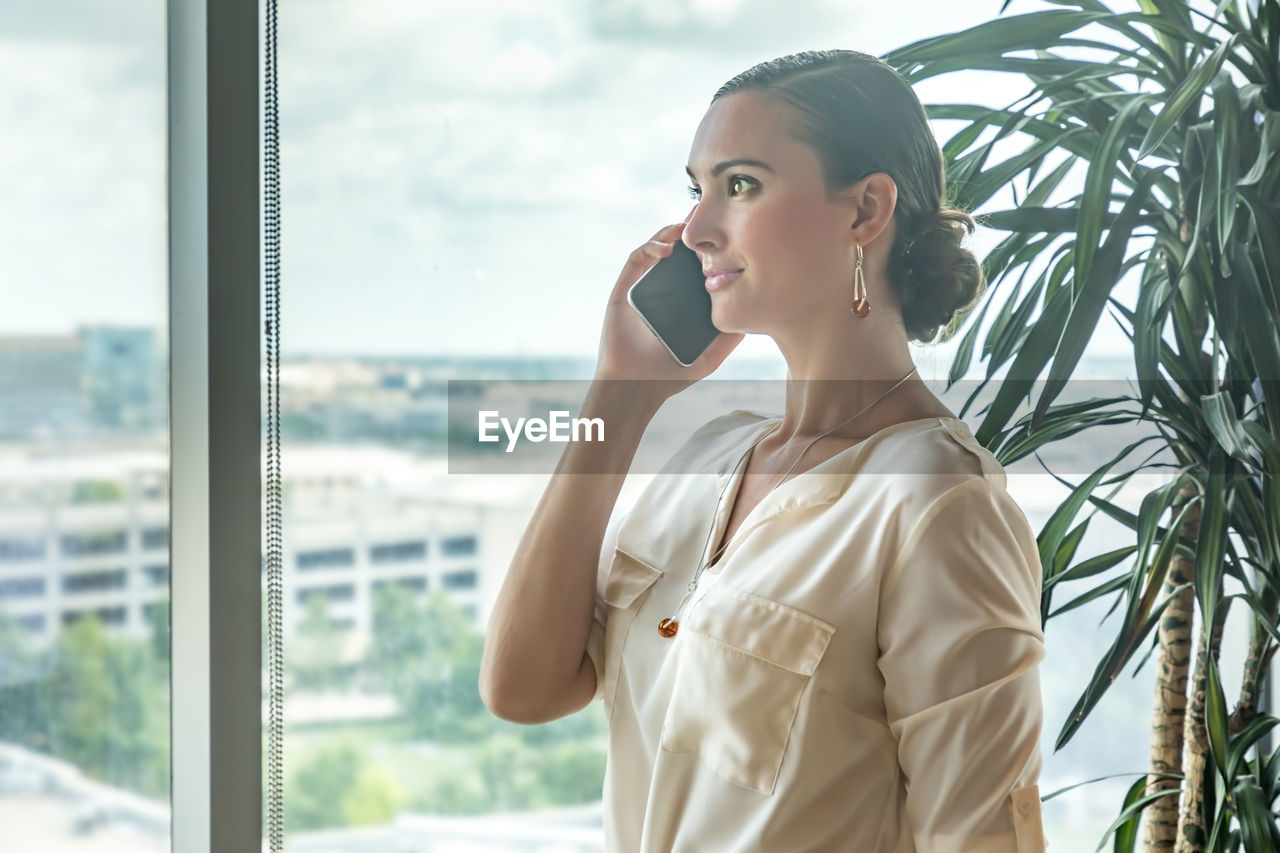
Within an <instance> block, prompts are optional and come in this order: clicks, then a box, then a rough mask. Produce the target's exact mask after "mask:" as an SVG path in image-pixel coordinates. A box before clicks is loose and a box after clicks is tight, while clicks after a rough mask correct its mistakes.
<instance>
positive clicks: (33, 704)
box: [0, 0, 170, 853]
mask: <svg viewBox="0 0 1280 853" xmlns="http://www.w3.org/2000/svg"><path fill="white" fill-rule="evenodd" d="M120 11H121V10H120V9H119V8H117V7H115V6H112V5H108V6H102V5H99V4H92V3H75V4H72V6H71V7H68V5H67V4H65V3H55V4H49V3H39V2H34V0H18V2H6V3H4V4H0V126H3V127H4V128H5V130H4V133H3V134H0V186H2V187H4V190H3V192H0V234H3V235H4V236H3V237H2V238H0V247H2V248H0V305H3V306H4V308H3V309H0V827H3V830H2V832H3V841H0V846H2V847H4V849H6V850H15V851H18V850H21V851H27V850H39V851H50V853H55V851H57V852H58V853H60V851H86V853H90V852H91V853H117V851H118V852H119V853H125V852H126V851H128V853H152V851H166V850H168V849H169V794H170V774H169V503H168V499H169V483H168V478H169V457H168V454H169V436H168V424H167V421H168V408H167V407H168V400H167V379H166V374H167V363H168V344H167V341H166V327H165V323H166V319H165V318H166V315H167V311H168V305H167V298H166V289H165V268H166V253H165V245H166V234H165V227H166V224H165V223H166V217H165V166H164V164H165V42H164V38H165V33H164V3H162V2H152V3H141V4H131V5H130V6H129V9H128V14H120Z"/></svg>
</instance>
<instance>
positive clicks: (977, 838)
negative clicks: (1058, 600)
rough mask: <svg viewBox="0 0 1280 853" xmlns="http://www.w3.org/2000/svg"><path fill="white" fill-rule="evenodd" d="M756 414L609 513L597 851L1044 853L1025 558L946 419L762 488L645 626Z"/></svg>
mask: <svg viewBox="0 0 1280 853" xmlns="http://www.w3.org/2000/svg"><path fill="white" fill-rule="evenodd" d="M773 420H775V419H770V418H768V417H766V416H765V415H763V414H760V413H757V412H750V411H745V410H737V411H734V412H732V413H730V414H727V415H723V416H721V417H718V418H716V419H715V420H712V421H711V422H709V423H707V424H705V425H703V426H702V427H701V428H699V429H698V430H697V431H696V432H695V433H694V435H693V436H692V437H691V438H690V439H689V441H687V442H686V443H685V444H684V445H683V446H682V447H681V448H680V449H679V450H678V451H677V452H676V453H675V454H674V455H673V456H672V457H671V459H670V460H668V462H667V464H666V465H665V466H664V468H663V470H662V471H661V472H659V474H658V475H656V476H654V477H653V479H652V481H651V482H650V483H649V484H648V486H647V487H646V488H645V490H644V491H643V492H642V493H641V494H640V496H639V497H638V499H637V500H636V503H635V505H634V506H633V507H632V508H631V509H630V511H629V512H626V513H615V514H614V516H613V517H612V518H611V519H610V522H609V526H608V530H607V532H606V535H605V540H604V546H603V548H602V551H601V560H600V566H599V575H598V582H597V591H596V608H595V618H594V621H593V625H592V629H591V634H590V639H589V642H588V646H587V653H588V654H589V656H590V657H591V660H592V662H593V663H594V665H595V668H596V693H595V696H594V697H593V701H594V699H600V700H602V701H603V702H604V703H605V712H606V716H607V718H608V721H609V751H608V761H607V765H606V770H605V781H604V820H605V839H606V845H607V849H608V850H610V851H625V853H633V851H634V852H635V853H670V851H675V852H676V853H685V852H686V851H687V853H719V852H720V851H724V852H725V853H729V851H734V852H735V853H736V851H768V853H782V851H786V853H792V851H859V853H862V851H865V853H880V851H884V853H904V851H912V850H915V851H921V853H953V851H954V853H962V852H963V853H971V852H972V853H977V852H978V851H983V853H985V852H986V851H991V853H997V851H999V853H1004V851H1008V853H1027V851H1043V850H1044V849H1045V846H1046V843H1045V840H1044V837H1043V832H1042V828H1041V812H1040V796H1039V788H1038V778H1039V774H1040V769H1041V752H1040V733H1041V724H1042V710H1041V700H1040V682H1039V670H1038V664H1039V662H1040V661H1041V660H1042V659H1043V658H1044V656H1045V649H1044V634H1043V632H1042V630H1041V625H1040V590H1041V565H1040V559H1039V553H1038V550H1037V546H1036V541H1035V536H1034V535H1033V533H1032V531H1031V529H1030V526H1029V524H1028V522H1027V520H1026V517H1025V516H1024V515H1023V514H1022V511H1021V509H1020V508H1019V507H1018V506H1017V504H1015V503H1014V501H1013V500H1012V498H1010V496H1009V495H1008V493H1007V492H1006V491H1005V472H1004V469H1003V468H1002V467H1001V466H1000V464H999V462H998V461H997V460H996V458H995V456H994V455H993V454H992V453H991V452H990V451H988V450H986V449H985V448H983V447H982V446H981V445H979V444H978V443H977V440H976V439H975V438H974V437H973V435H972V434H971V433H970V431H969V430H968V428H967V427H966V426H965V425H964V423H963V422H962V421H960V420H958V419H955V418H926V419H921V420H913V421H907V422H905V423H900V424H894V425H892V426H889V427H886V428H885V429H883V430H881V431H879V432H877V433H875V434H873V435H872V436H870V437H869V438H867V439H865V440H864V441H862V442H860V443H858V444H856V445H853V446H851V447H848V448H846V449H844V450H842V451H841V452H839V453H837V454H836V455H835V456H833V457H831V458H830V459H827V460H825V461H824V462H822V463H820V464H819V465H817V466H815V467H813V468H811V469H809V470H807V471H803V472H802V473H800V474H799V475H797V476H795V477H793V478H792V479H791V480H788V481H786V482H784V483H783V484H782V485H780V486H778V487H777V488H775V489H774V490H773V491H772V492H770V493H769V494H768V495H766V496H765V498H764V499H763V500H762V501H761V502H760V503H759V504H758V505H757V506H756V507H755V508H754V509H753V510H752V511H751V513H750V514H749V515H748V516H747V517H746V518H745V519H744V521H743V523H742V525H741V527H740V528H739V529H738V530H737V532H736V533H735V535H734V537H733V539H732V540H731V542H730V543H729V545H728V547H727V549H726V550H725V552H724V554H723V555H722V556H721V557H720V559H719V561H718V562H717V564H716V565H715V566H714V567H710V568H707V569H706V570H704V571H703V573H702V576H701V577H700V578H699V580H698V585H697V589H696V591H695V593H694V594H693V596H692V597H691V598H690V600H689V602H688V603H686V605H685V608H684V612H683V614H682V618H681V624H680V629H679V632H678V633H677V634H676V636H675V637H673V638H670V639H668V638H665V637H663V636H661V635H660V634H659V632H658V627H657V626H658V623H659V622H660V621H661V620H662V619H663V618H664V617H666V616H670V615H671V613H672V611H673V610H674V609H675V607H676V604H677V603H678V601H679V600H680V598H681V597H682V596H683V595H684V594H685V592H686V591H687V585H688V583H689V581H690V580H691V578H692V577H693V574H694V571H695V569H696V568H697V566H699V565H701V564H702V563H703V561H705V560H706V559H707V557H708V556H710V553H709V552H710V551H711V549H712V547H713V546H714V544H713V543H716V542H718V541H719V539H720V535H721V533H722V532H723V530H724V528H725V525H726V524H727V523H728V515H729V512H730V509H731V507H732V499H733V497H734V495H735V494H736V490H737V487H738V485H739V483H740V482H741V479H742V476H743V471H744V470H745V466H744V465H740V463H741V462H743V461H744V460H745V458H746V454H747V451H748V449H749V448H750V446H751V444H752V442H753V441H754V440H755V439H757V438H759V437H761V435H762V434H763V433H764V432H765V431H767V430H768V429H769V427H771V426H772V424H773ZM690 472H692V473H690ZM698 472H708V473H698ZM715 472H718V473H715ZM726 487H727V488H726ZM722 491H723V497H721V493H722ZM709 530H710V531H711V535H708V531H709Z"/></svg>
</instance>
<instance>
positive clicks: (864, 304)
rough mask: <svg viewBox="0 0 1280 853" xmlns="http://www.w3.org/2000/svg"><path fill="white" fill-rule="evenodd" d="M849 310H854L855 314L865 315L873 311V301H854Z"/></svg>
mask: <svg viewBox="0 0 1280 853" xmlns="http://www.w3.org/2000/svg"><path fill="white" fill-rule="evenodd" d="M849 310H850V311H852V312H853V313H854V315H855V316H858V317H865V316H867V315H868V314H870V313H871V303H870V302H868V301H867V300H865V299H858V300H857V301H855V302H854V303H853V305H851V306H849Z"/></svg>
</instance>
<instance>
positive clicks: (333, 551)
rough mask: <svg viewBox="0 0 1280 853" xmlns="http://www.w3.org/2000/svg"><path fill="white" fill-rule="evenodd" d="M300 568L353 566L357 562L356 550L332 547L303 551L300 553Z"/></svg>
mask: <svg viewBox="0 0 1280 853" xmlns="http://www.w3.org/2000/svg"><path fill="white" fill-rule="evenodd" d="M297 559H298V568H299V569H300V570H304V571H305V570H307V569H330V568H336V567H340V566H351V565H354V564H355V561H356V552H355V549H354V548H330V549H328V550H325V551H301V552H299V553H298V558H297Z"/></svg>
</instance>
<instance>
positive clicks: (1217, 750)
mask: <svg viewBox="0 0 1280 853" xmlns="http://www.w3.org/2000/svg"><path fill="white" fill-rule="evenodd" d="M1207 633H1208V632H1206V634H1207ZM1205 661H1206V662H1207V663H1208V673H1207V677H1206V678H1205V706H1206V707H1205V727H1206V728H1207V729H1208V732H1209V752H1210V754H1212V755H1213V763H1214V764H1216V765H1217V767H1218V772H1219V773H1221V774H1222V778H1224V779H1226V780H1227V784H1228V785H1230V784H1231V778H1230V777H1229V776H1227V700H1226V698H1225V697H1224V696H1223V695H1222V678H1221V677H1220V676H1219V674H1218V664H1217V662H1216V661H1214V659H1213V655H1205Z"/></svg>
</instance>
